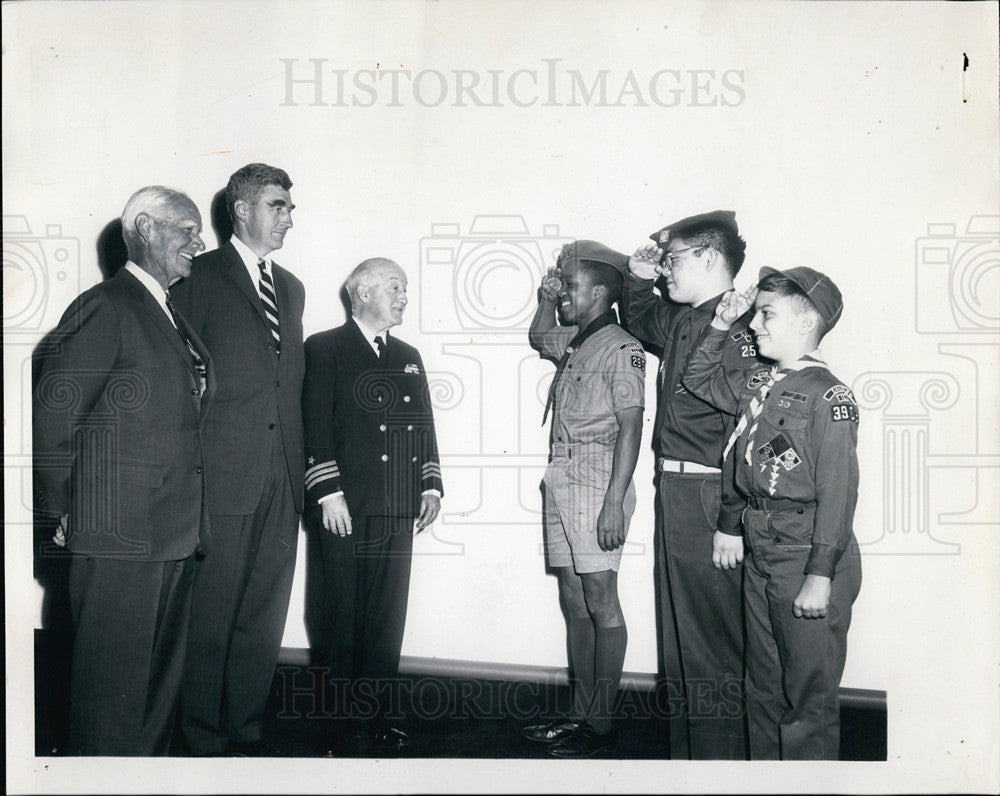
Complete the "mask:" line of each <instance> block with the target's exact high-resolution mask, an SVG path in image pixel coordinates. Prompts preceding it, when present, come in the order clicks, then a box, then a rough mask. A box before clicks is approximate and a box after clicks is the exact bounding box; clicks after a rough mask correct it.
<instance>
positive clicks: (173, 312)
mask: <svg viewBox="0 0 1000 796" xmlns="http://www.w3.org/2000/svg"><path fill="white" fill-rule="evenodd" d="M167 309H168V310H170V317H171V318H173V319H174V326H175V327H176V328H177V333H178V334H179V335H180V336H181V340H183V341H184V345H186V346H187V350H188V351H189V352H190V354H191V359H192V361H193V362H194V372H195V373H197V374H198V379H199V381H200V382H201V391H202V393H204V392H205V387H206V385H207V381H206V374H207V373H208V369H207V368H206V367H205V360H204V359H202V358H201V355H200V354H199V353H198V352H197V351H195V348H194V345H192V343H191V338H190V337H188V336H187V332H185V331H184V324H183V323H182V322H181V317H180V313H178V312H177V308H176V307H175V306H174V302H172V301H171V300H170V294H169V293H167Z"/></svg>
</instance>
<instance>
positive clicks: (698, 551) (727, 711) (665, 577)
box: [655, 473, 746, 760]
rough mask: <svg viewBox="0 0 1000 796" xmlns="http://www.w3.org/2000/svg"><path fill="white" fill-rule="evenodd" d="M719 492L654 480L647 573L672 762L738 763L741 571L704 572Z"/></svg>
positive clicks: (689, 478) (677, 478)
mask: <svg viewBox="0 0 1000 796" xmlns="http://www.w3.org/2000/svg"><path fill="white" fill-rule="evenodd" d="M721 490H722V484H721V476H720V475H715V474H679V473H677V474H675V473H663V474H662V475H661V477H660V483H659V490H658V495H657V500H658V504H659V505H658V508H659V511H658V512H657V517H656V519H657V528H656V530H657V535H656V537H657V538H656V564H655V569H656V586H657V602H658V603H659V621H660V635H661V643H662V655H663V673H664V676H665V678H666V686H667V693H668V695H669V696H670V704H671V717H670V756H671V758H672V759H674V760H678V759H687V758H690V759H692V760H745V759H746V733H745V729H744V703H743V685H742V683H743V615H742V610H743V609H742V594H741V580H742V571H741V569H735V570H725V571H721V570H717V569H716V568H715V566H714V565H713V564H712V538H713V536H714V535H715V528H716V523H717V518H718V513H719V505H720V500H721ZM680 706H683V709H682V710H681V709H679V708H680Z"/></svg>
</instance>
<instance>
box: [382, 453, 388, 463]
mask: <svg viewBox="0 0 1000 796" xmlns="http://www.w3.org/2000/svg"><path fill="white" fill-rule="evenodd" d="M382 461H384V462H387V461H389V456H388V454H385V453H383V454H382Z"/></svg>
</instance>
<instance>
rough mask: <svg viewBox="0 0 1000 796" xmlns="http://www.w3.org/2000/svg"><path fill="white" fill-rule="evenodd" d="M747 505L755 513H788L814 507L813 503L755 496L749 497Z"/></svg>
mask: <svg viewBox="0 0 1000 796" xmlns="http://www.w3.org/2000/svg"><path fill="white" fill-rule="evenodd" d="M747 505H748V506H749V507H750V508H752V509H756V510H757V511H790V510H792V509H804V508H809V507H810V506H814V505H816V504H815V503H800V502H799V501H797V500H776V499H774V498H762V497H757V495H750V497H749V498H748V499H747Z"/></svg>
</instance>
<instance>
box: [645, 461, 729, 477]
mask: <svg viewBox="0 0 1000 796" xmlns="http://www.w3.org/2000/svg"><path fill="white" fill-rule="evenodd" d="M656 469H657V470H659V471H660V472H661V473H680V474H681V475H683V474H684V473H699V474H710V473H721V472H722V470H721V469H719V468H718V467H709V466H708V465H707V464H698V463H697V462H678V461H675V460H674V459H663V458H660V459H657V460H656Z"/></svg>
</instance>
